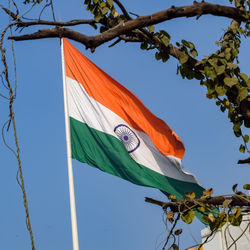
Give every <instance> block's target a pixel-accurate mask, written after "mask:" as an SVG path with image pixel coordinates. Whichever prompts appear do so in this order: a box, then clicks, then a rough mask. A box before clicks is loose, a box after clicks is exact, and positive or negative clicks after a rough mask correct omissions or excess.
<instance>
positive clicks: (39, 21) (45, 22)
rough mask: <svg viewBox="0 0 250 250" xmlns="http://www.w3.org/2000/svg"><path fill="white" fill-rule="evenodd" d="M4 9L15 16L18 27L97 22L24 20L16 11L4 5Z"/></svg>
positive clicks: (88, 20) (80, 20) (90, 21)
mask: <svg viewBox="0 0 250 250" xmlns="http://www.w3.org/2000/svg"><path fill="white" fill-rule="evenodd" d="M2 9H3V10H4V11H5V12H6V13H7V14H8V15H9V16H11V17H12V18H13V20H15V21H17V26H18V27H29V26H35V25H51V26H60V27H63V26H75V25H80V24H95V23H96V22H95V21H94V20H93V19H75V20H70V21H68V22H62V21H59V22H56V21H45V20H34V21H30V22H23V21H22V20H21V19H20V18H19V17H18V16H17V15H16V14H15V13H13V12H11V11H10V10H8V9H6V8H4V7H3V6H2Z"/></svg>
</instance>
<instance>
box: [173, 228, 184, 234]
mask: <svg viewBox="0 0 250 250" xmlns="http://www.w3.org/2000/svg"><path fill="white" fill-rule="evenodd" d="M181 233H182V229H181V228H180V229H178V230H176V231H175V232H174V234H175V235H180V234H181Z"/></svg>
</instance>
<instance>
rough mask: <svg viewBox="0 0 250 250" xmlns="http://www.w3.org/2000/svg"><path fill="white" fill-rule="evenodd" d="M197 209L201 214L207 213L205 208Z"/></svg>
mask: <svg viewBox="0 0 250 250" xmlns="http://www.w3.org/2000/svg"><path fill="white" fill-rule="evenodd" d="M196 209H197V210H198V211H199V212H201V213H204V212H205V211H206V209H205V207H197V208H196Z"/></svg>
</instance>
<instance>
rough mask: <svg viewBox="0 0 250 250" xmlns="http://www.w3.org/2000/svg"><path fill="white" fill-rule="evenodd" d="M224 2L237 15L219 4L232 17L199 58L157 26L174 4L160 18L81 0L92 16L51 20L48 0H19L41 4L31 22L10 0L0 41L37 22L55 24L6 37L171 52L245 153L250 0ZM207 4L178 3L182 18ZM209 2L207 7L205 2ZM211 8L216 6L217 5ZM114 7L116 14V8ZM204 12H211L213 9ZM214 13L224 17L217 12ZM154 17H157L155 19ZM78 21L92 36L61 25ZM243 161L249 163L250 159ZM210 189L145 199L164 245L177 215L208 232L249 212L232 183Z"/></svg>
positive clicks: (176, 233) (158, 54) (249, 117)
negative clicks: (156, 209) (46, 16)
mask: <svg viewBox="0 0 250 250" xmlns="http://www.w3.org/2000/svg"><path fill="white" fill-rule="evenodd" d="M229 2H230V3H231V4H233V6H234V8H231V9H230V11H233V12H234V13H235V17H236V18H234V17H232V16H230V15H231V14H228V12H227V10H228V8H227V6H222V9H223V8H224V12H223V13H224V17H227V18H228V17H230V18H232V22H231V25H230V26H229V27H228V29H227V30H226V32H225V34H223V35H222V37H221V39H220V40H219V41H217V42H216V44H217V46H218V49H217V51H215V52H214V53H212V54H210V55H208V56H206V57H204V58H201V59H199V60H198V59H197V58H198V51H197V49H196V47H195V44H194V43H193V42H191V41H186V40H181V41H179V42H177V43H176V44H175V45H173V44H172V43H171V35H170V34H169V33H168V32H167V31H166V30H162V29H161V30H158V29H157V26H156V25H157V24H158V23H161V22H164V21H167V20H169V19H171V18H178V17H180V16H179V13H178V11H176V10H177V9H178V7H175V6H172V7H171V8H170V9H168V10H166V11H164V12H163V14H162V15H161V16H160V18H159V15H160V14H157V13H156V14H154V15H149V16H144V17H140V16H139V15H136V14H129V13H128V12H127V11H126V9H125V8H124V6H123V5H122V4H121V2H120V1H119V0H84V1H83V3H84V5H85V7H86V9H87V10H88V11H89V12H90V13H91V14H92V15H93V19H92V20H71V21H69V22H65V23H63V22H61V21H58V22H57V21H56V20H55V15H54V10H53V3H52V0H25V1H24V4H27V5H28V4H30V5H32V7H33V6H35V5H37V4H41V5H42V4H45V5H44V6H43V7H42V10H41V13H40V15H39V17H38V18H37V20H35V21H33V20H32V21H30V20H29V21H27V19H25V17H24V16H19V10H18V6H17V5H16V3H15V1H12V3H13V5H14V6H15V8H16V10H17V11H16V13H17V14H14V13H12V12H11V11H10V10H8V9H6V8H4V7H2V9H3V10H4V11H5V12H6V13H7V14H8V16H9V17H11V18H12V23H10V24H9V25H8V26H7V27H6V29H5V30H4V32H2V36H1V40H3V37H4V35H5V33H6V31H7V29H9V28H10V27H12V26H14V27H15V28H16V29H17V30H18V29H19V31H20V32H21V31H23V29H26V28H28V27H32V26H35V25H38V24H39V25H53V26H55V28H54V29H49V30H48V29H45V30H39V31H38V32H36V33H33V34H28V35H24V36H22V35H20V36H17V37H9V38H10V39H13V40H16V41H19V40H29V39H40V38H45V37H56V36H58V37H61V36H62V35H63V34H67V35H69V37H70V38H71V39H74V40H76V41H78V42H81V43H82V44H84V45H85V46H86V48H90V49H91V51H94V50H95V48H96V47H98V46H100V45H102V44H103V43H106V42H108V41H111V40H113V39H114V38H116V39H117V40H116V41H115V42H114V43H113V44H111V45H110V47H112V46H115V45H116V44H117V43H118V42H120V41H125V42H136V43H138V44H139V45H140V48H141V49H142V50H144V51H149V50H154V51H155V53H154V56H155V59H156V60H159V61H162V62H167V61H168V59H169V58H170V57H174V58H176V59H177V60H178V65H177V74H180V75H181V77H182V78H186V79H188V80H191V79H196V80H198V81H199V82H200V85H201V86H203V87H205V88H206V91H207V92H206V98H208V99H211V100H214V102H215V104H216V105H217V106H218V107H219V108H220V110H221V112H223V113H226V114H227V117H228V119H229V121H230V122H231V123H232V124H233V126H232V127H233V133H234V134H235V136H236V137H241V138H242V144H241V145H240V147H239V151H240V152H242V153H246V154H248V155H249V153H250V151H249V149H248V147H247V143H249V135H248V134H245V133H244V130H245V129H246V128H250V96H249V91H250V77H249V76H248V75H247V74H246V73H245V72H242V71H241V69H240V67H239V57H238V55H239V52H240V45H241V39H242V37H245V38H247V37H249V36H250V0H229ZM206 4H207V3H206V2H204V1H202V2H201V3H198V2H196V1H194V2H193V6H191V7H193V13H190V12H188V11H187V12H185V11H186V9H185V6H184V7H181V10H182V12H185V13H187V14H186V17H191V16H196V18H197V19H198V18H199V17H200V16H201V15H203V14H208V13H206V11H208V10H206V11H204V8H205V7H206V6H207V5H206ZM197 6H198V7H197ZM49 7H51V10H52V13H53V18H54V20H53V21H51V22H50V21H43V20H41V16H42V13H43V11H44V9H45V8H49ZM196 7H197V8H196ZM210 7H212V6H211V5H210V6H209V8H210ZM213 7H216V8H217V7H218V6H213ZM118 8H119V11H121V14H119V13H118V10H117V9H118ZM216 8H215V9H216ZM203 11H204V12H203ZM209 14H214V15H216V14H215V13H214V12H212V13H209ZM157 15H158V16H157ZM164 15H165V16H164ZM167 15H168V16H167ZM218 15H220V16H223V14H221V13H220V14H218ZM132 16H136V18H134V19H133V18H132ZM153 16H154V17H155V16H156V17H157V18H158V19H157V18H155V19H154V18H153ZM166 16H167V17H166ZM184 16H185V15H184ZM164 17H165V19H164ZM168 18H169V19H168ZM152 20H153V21H152ZM157 20H158V21H157ZM78 24H82V25H84V24H87V25H91V26H92V27H93V28H94V29H95V30H97V29H98V30H99V32H100V33H99V34H97V35H96V36H87V35H85V34H80V33H77V34H76V32H74V31H73V30H70V29H66V28H65V27H64V26H73V25H78ZM127 27H128V28H127ZM63 32H64V33H63ZM1 51H2V58H4V53H5V50H4V49H3V48H2V45H1ZM7 68H8V67H7V65H6V66H5V71H4V72H3V73H2V74H5V75H8V74H7V73H6V72H8V69H7ZM1 76H2V75H1ZM10 102H11V104H10V107H12V103H13V98H12V100H11V101H10ZM243 161H244V163H245V162H246V163H249V162H250V158H249V159H247V160H243ZM243 189H245V190H250V184H245V185H244V186H243ZM212 194H213V189H207V190H205V191H204V192H203V196H202V197H195V193H193V192H191V193H186V199H185V200H182V201H177V200H176V197H175V196H174V195H170V196H169V197H168V198H169V200H170V202H160V201H157V202H156V201H153V200H152V199H147V201H149V202H152V203H155V204H158V205H161V207H162V208H163V209H164V212H165V214H166V221H167V223H168V224H170V225H171V226H172V227H171V229H170V230H169V234H168V237H167V240H166V242H165V244H164V247H163V249H165V247H166V246H167V245H168V244H169V240H170V236H172V238H173V242H172V243H171V245H170V247H172V248H173V249H178V244H177V242H176V238H179V237H180V235H181V233H182V229H181V228H179V229H177V230H175V227H176V226H177V225H178V222H179V221H180V220H182V221H183V222H184V223H186V224H191V223H192V222H193V220H194V218H195V215H197V214H199V215H201V217H202V220H203V221H204V222H205V223H207V224H208V226H209V227H210V230H211V235H212V234H213V233H214V232H215V231H216V230H218V229H219V228H222V227H223V226H224V225H225V224H226V223H230V224H231V225H233V226H239V225H241V222H242V219H243V217H244V216H245V215H248V214H249V212H250V210H249V207H250V197H249V196H247V195H246V194H244V193H242V192H239V191H238V190H237V185H234V186H233V194H231V195H220V196H215V197H212ZM211 235H210V236H211ZM208 238H209V237H208ZM234 243H235V242H234Z"/></svg>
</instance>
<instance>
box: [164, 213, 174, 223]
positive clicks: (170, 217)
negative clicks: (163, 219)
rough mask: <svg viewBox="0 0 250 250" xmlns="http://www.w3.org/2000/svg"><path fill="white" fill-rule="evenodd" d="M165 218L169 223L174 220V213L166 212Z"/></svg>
mask: <svg viewBox="0 0 250 250" xmlns="http://www.w3.org/2000/svg"><path fill="white" fill-rule="evenodd" d="M166 216H167V219H168V221H169V222H170V223H173V222H174V219H173V218H174V213H166Z"/></svg>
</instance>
